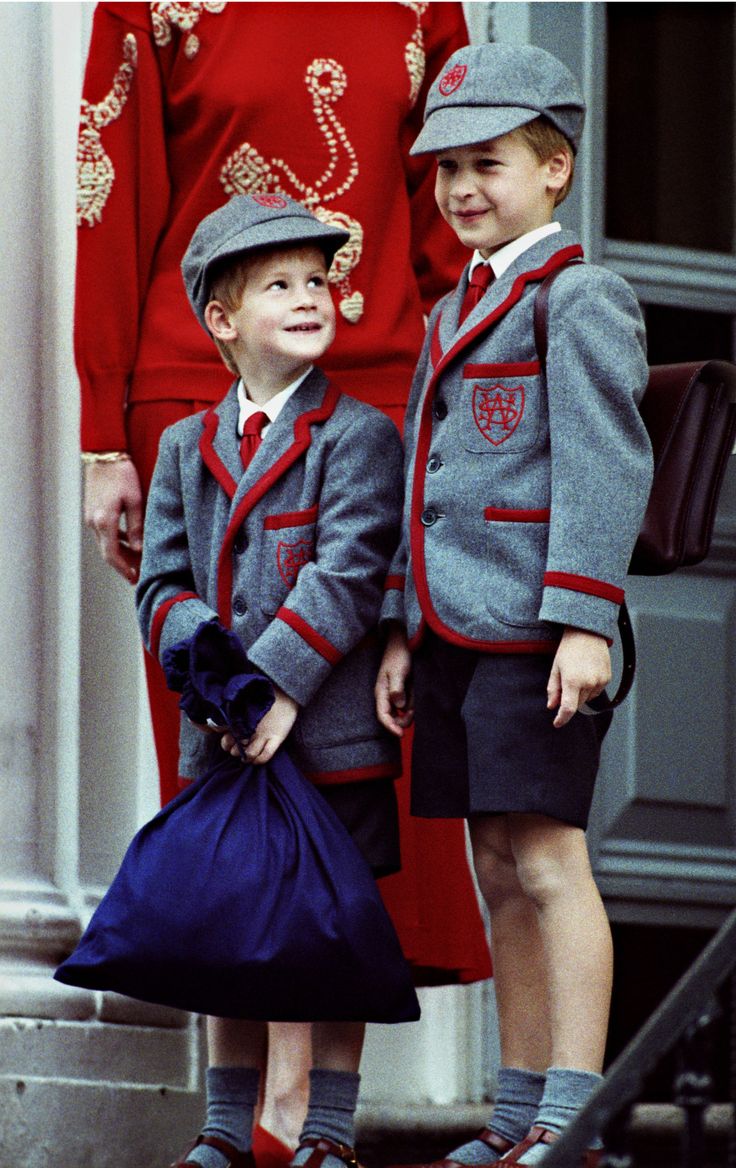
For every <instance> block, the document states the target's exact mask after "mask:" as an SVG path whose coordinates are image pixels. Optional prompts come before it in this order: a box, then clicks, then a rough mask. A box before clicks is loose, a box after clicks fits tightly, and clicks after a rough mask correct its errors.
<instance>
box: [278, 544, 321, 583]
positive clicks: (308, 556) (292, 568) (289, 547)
mask: <svg viewBox="0 0 736 1168" xmlns="http://www.w3.org/2000/svg"><path fill="white" fill-rule="evenodd" d="M312 559H314V544H313V542H312V540H311V539H296V540H294V541H293V542H291V543H288V542H287V541H286V540H280V541H279V545H278V547H277V549H276V566H277V567H278V570H279V575H280V577H281V579H282V580H283V581H284V584H286V586H287V588H293V587H294V585H295V584H296V578H297V576H298V575H299V573H300V572H301V570H302V568H303V567H304V565H305V564H308V563H309V561H310V560H312Z"/></svg>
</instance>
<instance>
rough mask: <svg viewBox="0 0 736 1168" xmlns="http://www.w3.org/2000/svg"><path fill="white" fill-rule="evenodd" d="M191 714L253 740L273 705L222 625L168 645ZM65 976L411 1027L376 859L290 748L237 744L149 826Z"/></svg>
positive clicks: (268, 1015) (144, 995) (231, 1012)
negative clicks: (249, 751)
mask: <svg viewBox="0 0 736 1168" xmlns="http://www.w3.org/2000/svg"><path fill="white" fill-rule="evenodd" d="M165 666H166V671H167V679H168V682H169V685H170V687H171V688H172V689H175V690H177V691H179V692H181V694H182V697H181V703H180V704H181V707H182V709H183V710H184V712H185V713H186V714H187V715H188V717H190V718H191V719H192V721H195V722H200V723H206V721H207V719H208V718H210V719H211V720H212V721H213V722H215V723H216V724H218V725H227V726H228V728H229V729H230V731H231V732H232V733H233V735H234V737H235V738H236V739H237V740H238V741H242V742H245V741H247V740H248V738H249V737H250V736H251V734H252V733H253V730H254V728H255V726H256V725H257V724H258V722H259V721H260V719H261V718H262V717H263V715H264V714H265V713H266V711H267V710H268V708H269V707H270V705H271V703H272V701H273V692H272V689H271V685H270V683H269V682H268V681H267V680H266V679H265V678H264V677H262V676H259V675H254V674H252V672H251V667H250V665H249V663H248V661H247V658H246V655H245V653H244V651H243V648H242V646H241V645H240V642H239V641H238V639H237V637H235V636H234V634H232V633H231V632H229V631H227V630H226V629H224V628H223V627H222V626H221V625H219V624H217V623H216V622H209V623H205V624H202V625H200V627H199V628H198V630H197V632H196V633H195V634H194V636H193V637H192V638H191V639H190V640H189V641H187V642H182V643H180V644H179V645H177V646H174V648H173V649H172V650H171V651H170V652H169V654H168V658H167V661H166V662H165ZM54 976H55V977H56V978H57V980H59V981H62V982H65V983H67V984H70V985H78V986H83V987H86V988H89V989H97V990H105V989H106V990H114V991H116V992H118V993H122V994H126V995H128V996H129V997H134V998H140V999H142V1000H144V1001H149V1002H158V1003H161V1004H164V1005H168V1006H175V1007H179V1008H180V1009H184V1010H189V1011H192V1012H194V1013H202V1014H211V1015H215V1016H221V1017H239V1018H250V1019H262V1020H269V1021H318V1020H319V1021H323V1020H324V1021H327V1020H352V1021H369V1022H407V1021H412V1020H414V1019H416V1018H418V1017H419V1005H418V1002H417V998H416V994H415V992H414V987H413V985H412V980H411V975H410V972H409V967H408V965H407V964H406V962H405V960H404V958H403V955H402V953H401V950H400V947H399V943H398V940H397V938H396V934H395V933H394V930H393V926H392V925H391V922H390V920H389V918H388V915H387V914H386V911H385V909H384V907H383V903H382V901H381V898H380V896H379V893H378V890H377V888H376V884H375V881H374V879H373V876H372V874H371V872H370V869H369V867H368V865H367V864H366V862H365V860H364V859H363V857H362V856H361V855H360V853H359V851H358V849H357V847H356V846H355V844H354V843H353V841H352V839H351V838H350V836H349V835H348V833H347V831H346V830H345V828H344V827H343V825H342V824H341V823H340V821H339V820H338V819H337V817H336V816H335V814H334V813H333V811H332V809H331V808H330V807H329V806H328V804H327V803H326V802H325V800H324V799H323V798H322V796H321V795H320V794H319V792H318V791H316V790H315V789H314V787H313V786H312V784H311V783H309V782H308V781H307V780H306V779H305V778H304V777H303V775H301V774H300V773H299V771H297V769H296V768H295V766H294V765H293V763H292V762H291V759H290V758H289V756H288V754H287V753H286V751H285V750H283V749H281V750H279V751H278V752H277V753H276V755H275V756H274V758H273V759H272V760H271V762H270V763H266V764H264V765H260V766H253V765H250V764H247V763H244V762H243V761H241V760H239V759H237V758H233V757H231V756H228V755H223V759H222V761H221V762H220V763H218V764H217V765H216V766H215V767H213V768H212V769H211V770H210V771H209V773H207V774H206V775H204V776H203V777H202V778H201V779H199V780H198V781H197V782H196V783H193V784H192V786H191V787H189V788H188V789H187V790H185V791H183V792H182V793H181V795H179V796H178V797H177V798H176V799H174V800H173V801H172V802H171V803H169V804H168V805H167V806H166V807H164V808H163V810H162V811H160V812H159V813H158V814H157V815H156V816H155V817H154V818H153V819H152V820H151V821H150V822H149V823H147V824H146V825H145V826H144V827H142V828H141V830H140V831H139V832H138V833H137V835H136V836H135V838H134V839H133V841H132V843H131V844H130V847H129V848H128V851H127V853H126V855H125V858H124V859H123V863H122V865H121V867H120V870H119V872H118V874H117V876H116V877H115V879H114V881H113V883H112V885H111V887H110V889H109V891H108V893H107V895H106V896H105V897H104V899H103V900H102V902H101V903H100V905H99V907H98V909H97V910H96V912H95V914H94V916H93V917H92V920H91V921H90V924H89V926H88V928H87V930H86V931H85V933H84V936H83V937H82V939H81V941H80V942H79V945H78V946H77V948H76V950H75V951H74V953H72V955H71V956H70V957H69V958H68V959H67V960H66V961H65V962H64V963H63V964H62V965H61V966H60V967H59V968H58V969H57V971H56V973H55V975H54Z"/></svg>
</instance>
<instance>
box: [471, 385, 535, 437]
mask: <svg viewBox="0 0 736 1168" xmlns="http://www.w3.org/2000/svg"><path fill="white" fill-rule="evenodd" d="M523 416H524V386H523V385H516V386H514V387H513V388H509V387H508V386H506V385H492V386H490V387H487V386H483V385H476V386H474V387H473V417H474V419H475V424H476V426H477V427H478V429H479V430H480V432H481V434H482V435H483V437H484V438H486V439H487V440H488V441H489V442H491V443H492V444H493V445H494V446H500V445H501V443H502V442H506V441H508V439H509V438H510V437H511V435H512V434H513V433H514V431H515V430H516V428H517V426H518V425H519V423H520V422H521V419H522V418H523Z"/></svg>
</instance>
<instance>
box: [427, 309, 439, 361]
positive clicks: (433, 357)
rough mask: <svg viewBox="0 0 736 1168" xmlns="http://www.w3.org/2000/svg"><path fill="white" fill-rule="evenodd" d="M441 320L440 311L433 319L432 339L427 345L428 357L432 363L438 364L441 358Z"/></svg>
mask: <svg viewBox="0 0 736 1168" xmlns="http://www.w3.org/2000/svg"><path fill="white" fill-rule="evenodd" d="M441 320H442V313H441V312H440V313H439V315H438V316H437V320H436V321H435V325H434V329H433V330H432V340H431V341H430V345H429V359H430V361H431V362H432V365H433V366H434V365H439V363H440V361H441V360H442V341H441V340H440V321H441Z"/></svg>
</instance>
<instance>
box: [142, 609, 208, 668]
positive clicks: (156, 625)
mask: <svg viewBox="0 0 736 1168" xmlns="http://www.w3.org/2000/svg"><path fill="white" fill-rule="evenodd" d="M182 600H199V597H198V596H197V593H196V592H177V594H176V596H172V597H170V599H169V600H165V601H164V602H163V604H162V605H160V606H159V607H158V608H157V609H156V612H155V613H154V616H153V620H152V621H151V631H150V633H149V638H148V639H149V642H150V646H151V649H150V651H151V653H152V654H153V656H154V657H155V658H156V659H157V660H158V651H159V646H160V645H161V634H162V632H163V631H164V623H165V621H166V618H167V616H168V615H169V613H170V611H171V609H172V608H173V607H174V605H175V604H179V602H180V601H182Z"/></svg>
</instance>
